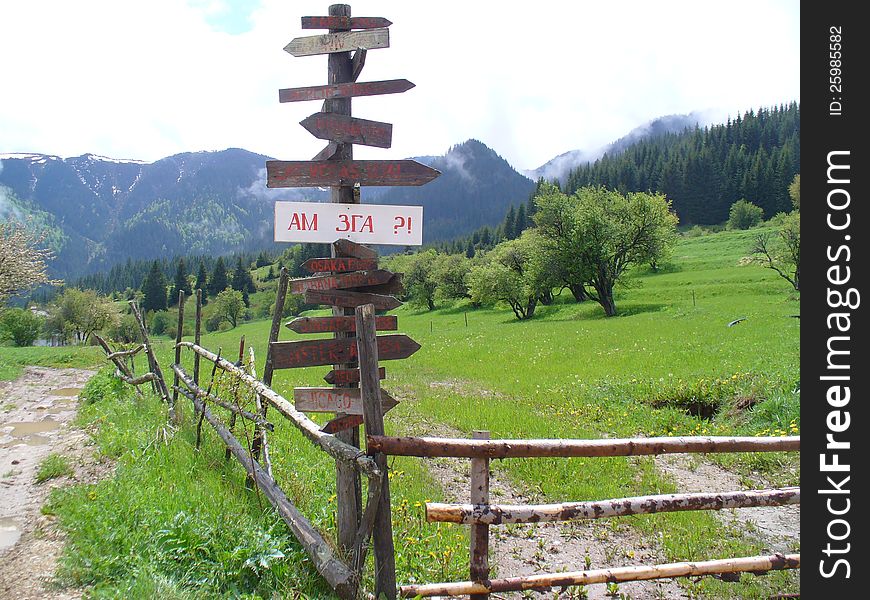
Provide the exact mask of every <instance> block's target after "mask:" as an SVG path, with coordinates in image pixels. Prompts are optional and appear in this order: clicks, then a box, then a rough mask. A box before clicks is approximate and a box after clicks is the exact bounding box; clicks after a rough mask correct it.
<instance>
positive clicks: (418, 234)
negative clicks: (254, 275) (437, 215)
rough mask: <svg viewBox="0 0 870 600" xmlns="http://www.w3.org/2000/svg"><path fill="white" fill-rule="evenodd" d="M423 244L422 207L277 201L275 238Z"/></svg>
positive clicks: (280, 239)
mask: <svg viewBox="0 0 870 600" xmlns="http://www.w3.org/2000/svg"><path fill="white" fill-rule="evenodd" d="M341 238H344V239H347V240H351V241H353V242H357V243H359V244H393V245H398V246H422V245H423V207H422V206H392V205H389V204H332V203H322V202H276V203H275V241H276V242H311V243H331V242H334V241H335V240H337V239H341Z"/></svg>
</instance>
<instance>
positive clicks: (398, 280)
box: [353, 273, 405, 296]
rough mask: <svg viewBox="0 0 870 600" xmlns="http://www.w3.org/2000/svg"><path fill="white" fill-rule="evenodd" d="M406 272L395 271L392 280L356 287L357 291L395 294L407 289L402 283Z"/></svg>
mask: <svg viewBox="0 0 870 600" xmlns="http://www.w3.org/2000/svg"><path fill="white" fill-rule="evenodd" d="M404 276H405V274H404V273H394V274H393V276H392V277H390V280H389V281H388V282H386V283H382V284H380V285H369V286H364V287H358V288H354V289H353V291H355V292H365V293H366V294H381V295H388V296H395V295H398V294H401V293H402V292H404V291H405V286H404V284H403V283H402V279H403V278H404Z"/></svg>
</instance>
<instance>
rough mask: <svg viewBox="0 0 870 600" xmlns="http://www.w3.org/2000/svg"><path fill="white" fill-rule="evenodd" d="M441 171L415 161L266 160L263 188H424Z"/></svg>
mask: <svg viewBox="0 0 870 600" xmlns="http://www.w3.org/2000/svg"><path fill="white" fill-rule="evenodd" d="M439 175H441V172H440V171H438V170H437V169H433V168H432V167H427V166H426V165H424V164H421V163H418V162H417V161H416V160H317V161H315V160H269V161H266V176H267V177H266V187H270V188H285V187H322V186H348V185H353V184H355V183H358V184H360V185H382V186H392V185H424V184H426V183H429V182H430V181H432V180H433V179H435V178H436V177H438V176H439Z"/></svg>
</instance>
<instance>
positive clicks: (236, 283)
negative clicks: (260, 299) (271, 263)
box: [230, 256, 257, 306]
mask: <svg viewBox="0 0 870 600" xmlns="http://www.w3.org/2000/svg"><path fill="white" fill-rule="evenodd" d="M230 285H231V286H232V288H233V289H234V290H236V291H239V292H241V293H242V299H243V300H244V301H245V306H250V305H251V302H250V300H249V298H248V294H249V293H251V292H256V291H257V286H255V285H254V278H253V277H251V272H250V271H249V270H248V269H247V268H246V267H245V265H244V264H243V263H242V257H241V256H240V257H239V260H238V262H237V263H236V270H235V271H233V280H232V283H231V284H230Z"/></svg>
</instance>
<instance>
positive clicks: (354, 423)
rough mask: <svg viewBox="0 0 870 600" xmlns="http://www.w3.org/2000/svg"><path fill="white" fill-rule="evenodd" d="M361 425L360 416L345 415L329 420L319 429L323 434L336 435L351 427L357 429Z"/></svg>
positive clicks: (361, 419)
mask: <svg viewBox="0 0 870 600" xmlns="http://www.w3.org/2000/svg"><path fill="white" fill-rule="evenodd" d="M362 424H363V418H362V415H345V416H342V417H336V418H334V419H332V420H330V421H329V422H328V423H327V424H326V425H324V426H323V427H321V428H320V431H322V432H323V433H331V434H336V433H338V432H339V431H344V430H346V429H351V428H352V427H359V426H360V425H362Z"/></svg>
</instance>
